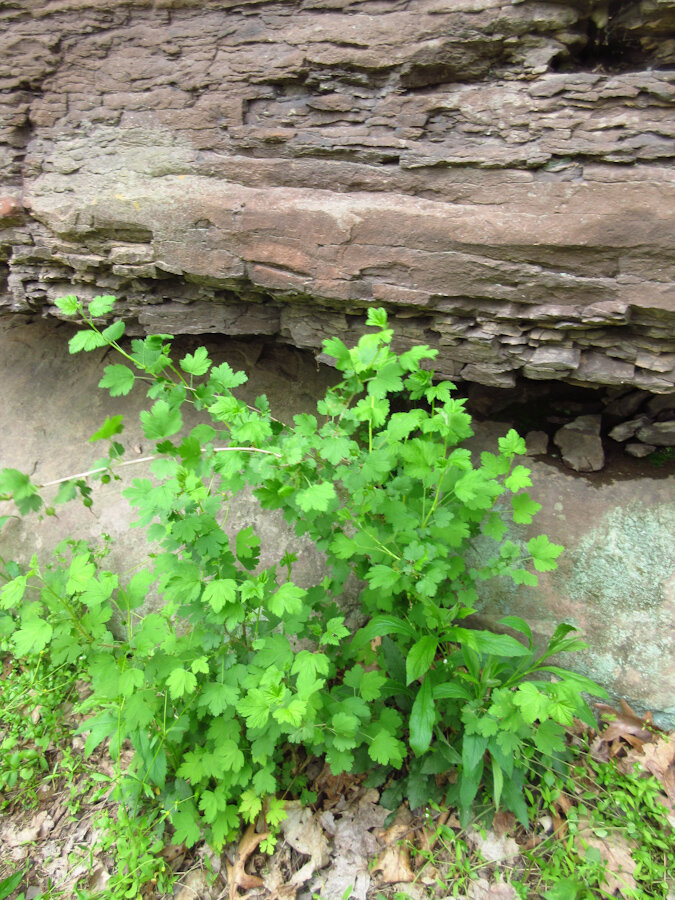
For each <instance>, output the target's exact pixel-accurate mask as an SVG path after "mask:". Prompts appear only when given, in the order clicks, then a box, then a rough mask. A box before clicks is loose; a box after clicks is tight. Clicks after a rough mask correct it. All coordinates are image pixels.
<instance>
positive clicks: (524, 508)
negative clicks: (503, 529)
mask: <svg viewBox="0 0 675 900" xmlns="http://www.w3.org/2000/svg"><path fill="white" fill-rule="evenodd" d="M511 506H512V507H513V521H514V522H515V523H516V524H517V525H529V524H530V523H531V522H532V516H534V515H536V514H537V513H538V512H539V510H540V509H541V503H537V502H536V501H534V500H531V499H530V495H529V494H518V496H517V497H511Z"/></svg>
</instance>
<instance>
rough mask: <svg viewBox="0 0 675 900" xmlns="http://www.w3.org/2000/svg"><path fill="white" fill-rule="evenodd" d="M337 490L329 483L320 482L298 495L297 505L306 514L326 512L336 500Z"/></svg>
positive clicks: (299, 492)
mask: <svg viewBox="0 0 675 900" xmlns="http://www.w3.org/2000/svg"><path fill="white" fill-rule="evenodd" d="M335 498H336V494H335V488H334V487H333V485H332V484H331V483H330V482H329V481H320V482H318V483H317V484H313V485H311V486H310V487H308V488H305V489H304V490H302V491H298V493H297V498H296V499H297V503H298V506H299V507H300V509H302V510H303V511H304V512H310V511H311V510H316V511H317V512H326V511H327V509H328V507H329V506H330V504H331V502H332V501H333V500H335Z"/></svg>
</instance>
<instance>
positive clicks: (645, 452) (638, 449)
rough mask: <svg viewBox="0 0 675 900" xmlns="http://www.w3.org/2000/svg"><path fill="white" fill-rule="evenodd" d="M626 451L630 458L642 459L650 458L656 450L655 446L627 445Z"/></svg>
mask: <svg viewBox="0 0 675 900" xmlns="http://www.w3.org/2000/svg"><path fill="white" fill-rule="evenodd" d="M624 450H625V451H626V453H627V454H628V455H629V456H634V457H636V459H642V458H644V457H645V456H649V454H650V453H653V452H654V451H655V450H656V447H655V446H654V444H639V443H634V444H632V443H631V444H626V446H625V447H624Z"/></svg>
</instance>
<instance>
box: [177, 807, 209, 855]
mask: <svg viewBox="0 0 675 900" xmlns="http://www.w3.org/2000/svg"><path fill="white" fill-rule="evenodd" d="M190 805H191V804H190ZM171 824H172V825H173V827H174V829H175V831H174V835H173V838H172V839H171V843H172V844H185V846H186V847H193V846H194V845H195V844H196V843H197V841H198V840H199V839H200V838H201V836H202V831H201V828H200V827H199V821H198V819H197V815H196V813H195V811H194V809H187V808H186V807H185V806H182V807H181V808H180V809H179V810H178V812H174V813H172V814H171Z"/></svg>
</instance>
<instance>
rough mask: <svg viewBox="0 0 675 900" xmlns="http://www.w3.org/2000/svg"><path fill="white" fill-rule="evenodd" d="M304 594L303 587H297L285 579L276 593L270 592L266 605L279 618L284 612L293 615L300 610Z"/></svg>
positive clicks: (305, 592)
mask: <svg viewBox="0 0 675 900" xmlns="http://www.w3.org/2000/svg"><path fill="white" fill-rule="evenodd" d="M306 596H307V591H306V590H305V589H304V588H301V587H298V586H297V584H293V582H292V581H287V582H286V583H285V584H282V585H281V587H280V588H279V590H278V591H276V593H274V594H272V596H271V597H270V598H269V600H268V601H267V607H268V609H269V610H270V612H271V613H273V614H274V615H275V616H278V617H279V618H280V619H281V618H283V616H284V614H285V613H287V614H288V615H290V616H295V615H297V614H298V613H299V612H300V611H301V610H302V601H303V599H304V598H305V597H306Z"/></svg>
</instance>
